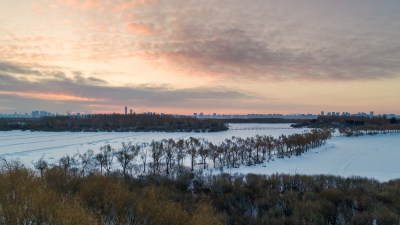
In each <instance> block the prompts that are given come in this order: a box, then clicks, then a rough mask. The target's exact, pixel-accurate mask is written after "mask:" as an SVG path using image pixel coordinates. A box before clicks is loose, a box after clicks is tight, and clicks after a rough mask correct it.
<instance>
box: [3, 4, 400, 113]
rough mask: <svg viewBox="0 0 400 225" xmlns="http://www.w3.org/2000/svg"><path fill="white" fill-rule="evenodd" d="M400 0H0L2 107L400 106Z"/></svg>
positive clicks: (262, 109)
mask: <svg viewBox="0 0 400 225" xmlns="http://www.w3.org/2000/svg"><path fill="white" fill-rule="evenodd" d="M399 12H400V1H399V0H380V1H376V0H335V1H333V0H304V1H303V0H301V1H298V0H291V1H289V0H251V1H245V0H193V1H191V0H0V113H13V112H20V113H22V112H31V111H32V110H46V111H51V112H54V113H55V112H58V113H63V114H64V113H66V111H67V110H71V111H72V112H81V113H103V112H120V113H121V112H123V107H124V106H125V105H126V106H128V108H132V109H133V110H134V111H136V112H147V111H154V112H159V113H161V112H164V113H178V114H192V113H193V112H198V113H199V112H203V113H207V114H208V113H214V112H215V113H219V114H220V113H221V114H222V113H225V114H247V113H266V114H267V113H283V114H291V113H313V114H318V113H319V112H320V111H321V110H324V111H326V112H328V111H337V112H343V111H348V112H352V113H357V112H369V111H375V113H376V114H378V113H396V114H400V13H399Z"/></svg>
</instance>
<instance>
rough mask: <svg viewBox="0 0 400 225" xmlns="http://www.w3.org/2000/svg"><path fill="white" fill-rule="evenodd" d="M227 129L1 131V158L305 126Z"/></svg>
mask: <svg viewBox="0 0 400 225" xmlns="http://www.w3.org/2000/svg"><path fill="white" fill-rule="evenodd" d="M229 126H230V129H229V130H228V131H223V132H217V133H195V132H176V133H167V132H31V131H0V157H4V158H6V159H19V160H21V161H22V162H23V163H25V164H31V162H33V161H36V160H38V159H40V158H41V157H42V156H43V157H44V159H46V160H48V161H49V162H56V161H57V160H58V159H59V158H61V157H63V156H65V155H67V154H68V155H74V154H75V153H77V152H79V153H83V152H86V151H87V150H89V149H92V150H93V151H94V152H97V151H99V149H100V147H101V146H103V145H106V144H110V145H111V146H112V147H113V148H116V149H118V148H120V147H121V143H122V142H126V143H127V142H132V143H134V144H135V143H143V142H147V143H150V142H151V141H152V140H161V139H163V138H167V139H168V138H173V139H175V140H177V139H181V138H188V137H191V136H192V137H197V138H204V139H207V140H209V141H211V142H213V143H219V142H221V141H222V140H224V139H226V138H231V137H232V136H237V137H254V136H256V135H257V134H259V135H272V136H274V137H278V136H279V135H281V134H286V135H288V134H293V133H302V132H305V131H307V130H308V129H294V128H291V127H290V124H230V125H229Z"/></svg>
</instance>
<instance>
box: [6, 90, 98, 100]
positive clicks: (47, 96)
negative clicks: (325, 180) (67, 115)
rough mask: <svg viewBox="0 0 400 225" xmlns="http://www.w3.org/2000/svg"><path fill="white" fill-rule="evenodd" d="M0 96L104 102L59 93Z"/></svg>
mask: <svg viewBox="0 0 400 225" xmlns="http://www.w3.org/2000/svg"><path fill="white" fill-rule="evenodd" d="M0 95H16V96H19V97H23V98H34V99H42V100H50V101H78V102H102V101H104V99H96V98H86V97H80V96H74V95H69V94H57V93H37V92H30V93H28V92H19V91H0Z"/></svg>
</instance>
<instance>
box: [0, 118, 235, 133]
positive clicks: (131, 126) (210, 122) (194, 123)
mask: <svg viewBox="0 0 400 225" xmlns="http://www.w3.org/2000/svg"><path fill="white" fill-rule="evenodd" d="M0 130H3V131H6V130H31V131H117V132H125V131H166V132H180V131H185V132H190V131H195V132H206V131H208V132H215V131H224V130H228V127H227V126H226V124H225V122H224V121H222V120H215V119H196V118H193V117H190V116H172V115H160V114H151V115H149V114H135V115H121V114H97V115H85V116H54V117H41V118H17V119H15V118H2V119H0Z"/></svg>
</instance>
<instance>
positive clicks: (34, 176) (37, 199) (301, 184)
mask: <svg viewBox="0 0 400 225" xmlns="http://www.w3.org/2000/svg"><path fill="white" fill-rule="evenodd" d="M0 162H1V163H0V224H7V225H20V224H46V225H52V224H65V225H69V224H71V225H72V224H107V225H111V224H122V225H124V224H126V225H127V224H135V225H153V224H154V225H164V224H165V225H167V224H168V225H169V224H176V225H180V224H182V225H184V224H185V225H186V224H188V225H197V224H201V225H203V224H210V225H222V224H226V225H242V224H243V225H258V224H260V225H261V224H271V225H296V224H299V225H300V224H301V225H302V224H332V225H336V224H337V225H339V224H355V225H357V224H360V225H361V224H362V225H364V224H378V225H393V224H399V223H400V222H399V221H400V204H399V203H400V180H392V181H389V182H385V183H379V182H377V181H376V180H373V179H366V178H358V177H353V178H341V177H336V176H325V175H319V176H301V175H295V176H290V175H278V174H275V175H271V176H259V175H253V174H248V175H229V174H221V175H208V176H205V175H202V174H199V173H192V172H185V173H180V174H179V175H177V176H176V177H167V176H159V175H145V176H137V177H129V178H126V177H124V176H122V175H121V174H120V175H118V174H113V175H110V176H107V175H101V174H99V173H94V174H87V175H84V176H82V175H80V174H77V173H75V172H74V171H71V170H65V169H64V168H62V167H61V166H58V165H55V166H52V167H49V168H47V169H45V170H43V173H42V174H41V175H38V173H35V172H34V171H32V170H30V169H29V168H26V167H25V166H24V165H21V164H20V163H18V162H15V161H14V162H12V161H11V162H9V161H6V160H2V161H0Z"/></svg>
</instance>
